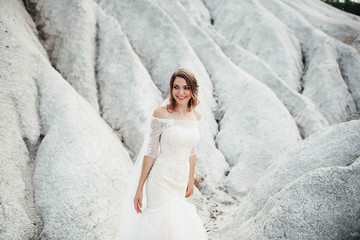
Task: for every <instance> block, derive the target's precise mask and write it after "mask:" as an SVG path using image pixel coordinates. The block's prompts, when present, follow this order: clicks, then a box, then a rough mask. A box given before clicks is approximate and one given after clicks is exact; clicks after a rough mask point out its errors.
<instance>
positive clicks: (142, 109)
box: [96, 7, 162, 158]
mask: <svg viewBox="0 0 360 240" xmlns="http://www.w3.org/2000/svg"><path fill="white" fill-rule="evenodd" d="M96 14H97V21H98V38H97V39H98V40H97V41H98V44H97V47H98V56H97V60H96V66H97V67H96V72H97V74H96V78H97V81H98V84H99V92H100V94H99V102H100V107H101V113H102V117H103V119H104V120H105V121H106V122H107V123H108V124H109V125H110V126H111V127H112V128H113V129H114V130H116V132H117V134H118V135H119V136H121V137H122V138H123V141H124V143H125V146H127V148H128V151H129V152H130V154H131V157H132V158H134V157H135V155H136V154H137V152H138V151H139V150H140V147H141V144H142V142H143V140H144V134H145V132H146V130H147V128H149V126H150V117H151V115H152V113H153V110H154V109H155V108H156V107H158V106H159V105H160V103H161V102H162V99H161V93H160V91H159V90H158V89H157V87H156V86H155V84H154V83H153V82H152V80H151V77H150V75H149V74H148V72H147V71H146V69H145V67H144V66H143V65H142V63H141V61H140V59H139V57H138V56H137V55H136V54H135V53H134V51H133V49H132V47H131V45H130V43H129V42H128V39H127V37H126V36H125V34H124V33H123V32H122V30H121V27H120V25H119V23H118V22H117V21H116V20H115V19H114V18H113V17H111V16H108V15H106V14H105V13H104V12H103V11H102V10H101V8H100V7H96Z"/></svg>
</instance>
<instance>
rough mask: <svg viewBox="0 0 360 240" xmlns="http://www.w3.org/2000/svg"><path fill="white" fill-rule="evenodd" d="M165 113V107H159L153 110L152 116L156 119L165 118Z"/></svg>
mask: <svg viewBox="0 0 360 240" xmlns="http://www.w3.org/2000/svg"><path fill="white" fill-rule="evenodd" d="M167 113H168V111H167V109H166V106H160V107H158V108H156V109H155V110H154V113H153V116H154V117H156V118H166V117H167Z"/></svg>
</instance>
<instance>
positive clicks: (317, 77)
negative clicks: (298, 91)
mask: <svg viewBox="0 0 360 240" xmlns="http://www.w3.org/2000/svg"><path fill="white" fill-rule="evenodd" d="M259 1H260V2H261V4H262V5H263V6H265V7H266V8H267V9H269V10H270V11H272V12H273V13H274V14H276V15H277V16H278V18H279V19H281V20H282V21H283V22H284V23H286V24H287V25H288V26H289V27H290V28H291V29H294V33H295V35H296V37H297V38H298V39H299V41H300V43H301V46H302V52H303V54H304V56H303V57H304V61H305V69H304V76H303V88H304V90H303V94H304V95H306V96H308V97H309V98H310V99H311V100H312V101H313V102H314V103H315V105H316V106H317V107H318V108H319V110H320V111H321V112H322V113H323V115H324V116H325V117H326V118H327V120H328V121H329V123H330V124H334V123H339V122H343V121H347V120H350V119H357V118H358V116H359V114H358V112H357V110H356V106H355V99H358V95H357V93H358V92H359V90H358V89H356V90H355V88H358V87H357V85H358V84H353V85H352V88H353V90H352V91H354V92H355V95H354V96H352V95H351V94H350V93H349V91H348V86H347V85H346V83H345V82H344V79H343V77H342V75H341V73H342V67H340V66H339V64H338V59H343V58H346V57H345V56H344V55H346V56H347V55H349V57H351V56H352V55H350V54H348V53H349V51H345V50H340V51H339V49H340V46H339V44H338V41H337V40H335V39H333V38H330V37H329V36H327V35H326V34H324V33H323V32H321V31H319V30H318V29H316V28H315V27H314V26H313V25H312V24H310V23H309V22H308V20H307V19H305V18H304V17H303V16H302V15H301V14H300V13H298V12H297V11H295V10H294V9H293V8H291V7H289V6H288V5H287V4H284V3H282V2H281V1H264V0H259ZM340 56H341V57H340ZM352 59H354V60H355V61H354V62H355V65H357V64H360V63H358V61H359V60H357V59H356V58H354V57H352ZM346 72H347V73H348V75H349V76H351V79H350V80H349V82H352V83H353V82H355V81H356V78H354V76H355V73H356V70H349V69H348V68H347V71H346ZM356 101H358V100H356Z"/></svg>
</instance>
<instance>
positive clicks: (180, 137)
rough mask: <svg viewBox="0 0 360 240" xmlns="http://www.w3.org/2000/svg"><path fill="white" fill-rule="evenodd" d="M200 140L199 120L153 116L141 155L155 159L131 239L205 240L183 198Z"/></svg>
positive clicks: (203, 229)
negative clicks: (192, 160)
mask: <svg viewBox="0 0 360 240" xmlns="http://www.w3.org/2000/svg"><path fill="white" fill-rule="evenodd" d="M199 139H200V136H199V130H198V121H195V120H175V119H162V118H155V117H152V119H151V132H150V141H149V144H148V146H147V147H146V149H145V153H144V155H146V156H150V157H152V158H155V161H154V165H153V167H152V169H151V170H150V173H149V176H148V178H147V181H146V187H145V190H144V191H146V198H147V200H146V205H147V206H146V208H145V209H144V211H143V213H141V214H138V216H139V219H138V220H137V221H138V223H137V224H136V226H137V230H136V232H135V234H133V235H131V236H132V237H131V239H139V240H140V239H141V240H192V239H193V240H202V239H207V237H206V231H205V228H204V226H203V224H202V222H201V220H200V218H199V216H198V214H197V212H196V208H195V206H194V205H193V204H192V203H190V202H188V201H187V200H186V198H185V193H186V187H187V182H188V177H189V169H190V164H189V156H191V155H195V154H196V150H195V149H196V148H195V146H196V144H197V143H198V141H199ZM143 202H144V200H143ZM134 211H135V210H134ZM128 239H129V240H130V238H128ZM128 239H126V240H128Z"/></svg>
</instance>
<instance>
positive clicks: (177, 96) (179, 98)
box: [177, 96, 186, 100]
mask: <svg viewBox="0 0 360 240" xmlns="http://www.w3.org/2000/svg"><path fill="white" fill-rule="evenodd" d="M177 98H179V99H181V100H183V99H185V98H186V97H179V96H177Z"/></svg>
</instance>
